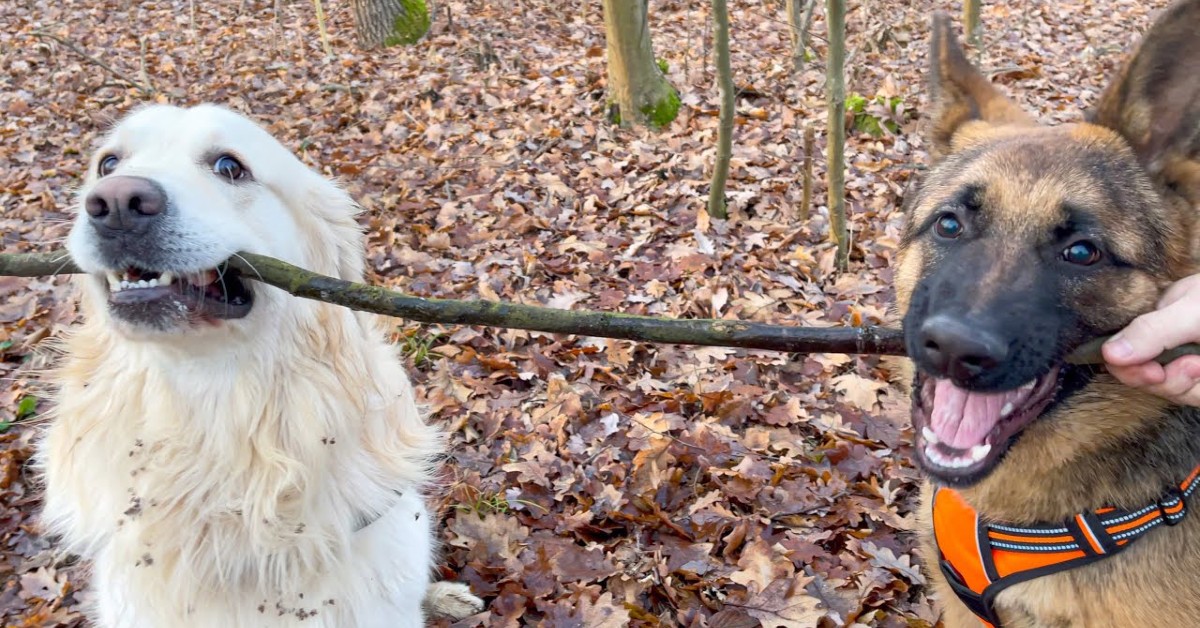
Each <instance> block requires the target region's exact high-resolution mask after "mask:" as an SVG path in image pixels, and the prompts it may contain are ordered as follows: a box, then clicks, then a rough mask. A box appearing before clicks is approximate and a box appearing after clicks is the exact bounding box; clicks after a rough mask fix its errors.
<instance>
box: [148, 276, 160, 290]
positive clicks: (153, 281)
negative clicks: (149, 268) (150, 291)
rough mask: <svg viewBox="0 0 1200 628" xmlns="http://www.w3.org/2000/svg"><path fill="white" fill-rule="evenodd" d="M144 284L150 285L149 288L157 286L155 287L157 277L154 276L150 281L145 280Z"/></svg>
mask: <svg viewBox="0 0 1200 628" xmlns="http://www.w3.org/2000/svg"><path fill="white" fill-rule="evenodd" d="M146 285H147V286H150V287H151V288H157V287H158V278H157V277H155V278H154V279H151V280H150V281H147V282H146Z"/></svg>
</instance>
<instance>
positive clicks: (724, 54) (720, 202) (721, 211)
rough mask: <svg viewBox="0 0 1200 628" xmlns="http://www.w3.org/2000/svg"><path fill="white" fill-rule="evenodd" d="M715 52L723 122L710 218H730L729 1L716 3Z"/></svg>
mask: <svg viewBox="0 0 1200 628" xmlns="http://www.w3.org/2000/svg"><path fill="white" fill-rule="evenodd" d="M712 10H713V50H714V51H715V52H716V55H717V85H718V86H719V87H720V89H721V121H720V125H719V126H718V127H717V156H716V160H715V162H714V163H713V176H712V187H710V188H709V191H708V214H709V215H710V216H712V217H713V218H727V217H728V216H729V211H728V208H727V207H726V206H725V179H726V178H728V177H729V160H730V158H732V156H733V116H734V109H735V108H736V107H737V102H736V99H735V98H734V96H735V94H734V87H733V68H732V67H731V63H730V61H729V8H728V7H727V6H726V2H725V0H712Z"/></svg>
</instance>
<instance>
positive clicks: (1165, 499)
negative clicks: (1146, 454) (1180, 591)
mask: <svg viewBox="0 0 1200 628" xmlns="http://www.w3.org/2000/svg"><path fill="white" fill-rule="evenodd" d="M1197 485H1200V466H1197V467H1196V468H1195V469H1194V470H1192V473H1191V475H1189V476H1188V478H1187V479H1186V480H1184V481H1183V482H1182V483H1180V485H1179V486H1178V487H1170V488H1169V489H1168V490H1167V491H1166V492H1165V493H1163V495H1162V497H1160V498H1159V499H1158V501H1157V502H1155V503H1153V504H1150V505H1149V506H1146V507H1145V508H1140V509H1138V510H1128V511H1127V510H1118V509H1116V508H1101V509H1099V510H1095V511H1090V512H1082V513H1079V514H1076V515H1075V516H1073V517H1071V518H1070V519H1069V520H1068V521H1064V522H1061V523H1052V524H1037V525H1031V526H1015V525H1007V524H999V523H995V522H990V521H982V520H980V518H979V514H978V513H976V512H975V509H974V508H971V506H970V505H968V504H967V502H966V501H965V500H963V498H962V496H961V495H960V494H959V493H958V492H957V491H955V490H954V489H950V488H940V487H939V488H938V489H937V490H936V491H934V494H933V536H934V542H935V543H936V544H937V548H938V566H939V567H941V570H942V574H943V575H945V577H946V580H948V581H949V583H950V587H951V588H952V589H954V593H955V594H956V595H958V599H960V600H962V602H963V604H965V605H966V606H967V608H969V609H971V612H972V613H975V615H976V616H978V617H979V619H980V620H981V621H982V622H983V625H984V626H987V627H989V628H999V626H1000V620H999V617H998V616H997V615H996V609H995V608H994V606H993V604H994V602H995V600H996V596H997V595H999V594H1000V592H1001V591H1003V590H1004V589H1006V588H1008V587H1010V586H1012V585H1014V584H1017V583H1020V582H1025V581H1026V580H1032V579H1034V578H1038V577H1040V576H1046V575H1049V574H1052V573H1057V572H1059V571H1066V570H1067V569H1074V568H1075V567H1081V566H1083V565H1086V564H1088V563H1092V562H1095V561H1097V560H1100V559H1102V558H1107V557H1109V556H1112V555H1113V554H1116V553H1117V552H1120V551H1121V550H1123V549H1125V548H1126V547H1129V545H1130V544H1131V543H1133V542H1134V541H1136V540H1137V539H1139V538H1141V536H1142V535H1143V534H1145V533H1147V532H1149V531H1150V530H1153V529H1154V528H1155V527H1157V526H1159V525H1160V524H1161V525H1168V526H1173V525H1175V524H1177V523H1179V522H1180V521H1182V520H1183V517H1184V515H1186V514H1187V502H1186V499H1187V498H1188V497H1191V495H1192V493H1193V492H1194V491H1195V490H1196V487H1197Z"/></svg>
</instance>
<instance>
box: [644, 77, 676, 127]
mask: <svg viewBox="0 0 1200 628" xmlns="http://www.w3.org/2000/svg"><path fill="white" fill-rule="evenodd" d="M679 102H680V101H679V92H677V91H675V88H674V87H671V86H670V85H668V86H667V94H666V96H665V97H663V98H662V99H661V100H658V101H656V102H654V103H651V104H648V105H645V106H643V107H642V115H644V116H645V117H646V122H647V123H648V124H649V125H650V126H652V127H654V128H656V129H661V128H663V127H666V126H667V125H669V124H671V122H672V121H674V120H675V116H676V115H678V114H679Z"/></svg>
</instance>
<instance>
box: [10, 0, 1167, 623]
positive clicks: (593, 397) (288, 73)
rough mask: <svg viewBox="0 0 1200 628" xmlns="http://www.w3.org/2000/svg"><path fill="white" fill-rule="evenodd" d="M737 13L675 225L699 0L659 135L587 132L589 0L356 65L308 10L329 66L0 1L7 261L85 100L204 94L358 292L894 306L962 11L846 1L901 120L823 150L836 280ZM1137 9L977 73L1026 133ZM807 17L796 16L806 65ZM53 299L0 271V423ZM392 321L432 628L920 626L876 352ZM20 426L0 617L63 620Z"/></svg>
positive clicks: (901, 476) (690, 130)
mask: <svg viewBox="0 0 1200 628" xmlns="http://www.w3.org/2000/svg"><path fill="white" fill-rule="evenodd" d="M732 4H733V6H732V7H731V10H732V12H733V15H732V19H733V26H734V29H733V48H734V55H733V56H734V59H733V61H734V71H735V74H736V76H737V83H738V85H740V86H742V87H743V88H745V89H744V95H743V97H742V98H741V99H740V100H739V114H740V115H739V117H738V122H739V125H738V128H737V132H736V136H735V147H734V159H733V166H732V172H731V179H730V183H729V197H730V200H731V205H732V208H733V212H734V217H733V219H732V220H730V221H728V222H725V223H722V222H719V221H712V220H709V219H708V218H707V216H705V215H704V214H703V213H702V210H701V208H702V207H703V206H704V199H705V197H706V195H707V186H708V176H709V172H708V168H709V164H710V162H711V157H712V151H713V148H712V147H713V144H714V138H715V128H716V117H715V112H716V108H717V105H716V102H717V100H716V95H715V92H714V89H713V86H712V83H713V82H712V75H711V71H710V70H709V69H708V68H707V65H706V63H705V62H706V59H705V54H706V52H707V48H708V47H707V45H706V43H705V38H706V36H707V33H708V31H707V30H706V27H705V21H706V19H707V7H708V3H707V2H705V1H703V0H666V1H664V2H658V3H654V4H653V17H652V19H653V23H652V30H653V33H654V37H655V44H656V49H657V50H658V52H659V54H660V56H661V57H662V58H663V59H664V60H665V61H667V62H668V63H669V65H670V71H669V75H670V78H671V80H672V81H673V82H674V84H675V85H676V86H678V87H679V88H680V90H681V92H682V96H683V102H684V103H685V105H686V106H685V107H684V109H683V110H682V112H681V115H680V118H679V120H677V121H676V122H675V123H674V124H673V125H672V126H671V128H670V129H668V130H667V131H666V132H664V133H660V134H651V133H647V132H643V131H629V130H619V129H613V128H611V127H609V126H608V125H606V124H605V123H604V122H603V118H604V116H603V115H602V113H603V112H602V110H603V104H604V58H603V52H602V51H603V45H604V34H603V29H602V25H601V24H602V22H601V14H600V3H599V2H598V1H597V0H589V1H588V2H586V3H585V4H584V5H583V6H580V5H578V4H571V3H561V2H556V1H554V0H516V1H515V2H495V1H494V0H450V1H446V2H439V3H437V10H436V18H435V26H434V31H433V33H432V35H431V36H430V37H429V39H428V40H427V41H425V42H424V43H422V44H421V45H419V46H417V47H414V48H411V49H407V50H388V51H385V52H377V53H362V52H359V51H357V50H356V49H355V48H354V43H353V32H352V21H351V20H352V18H351V15H350V8H349V3H327V6H326V9H327V11H328V13H329V20H330V23H329V28H330V32H331V34H332V37H333V46H334V50H335V51H336V53H337V57H336V58H334V59H325V58H324V57H323V55H322V54H321V52H320V50H321V49H320V43H319V41H318V39H317V29H316V24H315V20H314V18H313V16H312V14H311V3H308V2H301V1H299V0H282V1H280V2H275V1H274V0H242V1H241V2H197V3H195V9H196V13H195V19H194V21H193V20H192V19H191V17H190V14H189V10H188V8H189V6H190V5H189V3H188V2H184V1H183V0H176V1H174V2H170V1H165V0H160V1H153V0H151V1H146V2H139V3H128V2H117V1H115V0H90V1H89V2H70V3H63V2H54V1H51V0H29V1H27V2H25V3H23V6H22V8H21V9H19V10H9V11H3V12H0V67H3V68H7V72H6V73H4V74H0V114H2V115H0V163H3V164H4V167H3V169H0V201H2V203H3V212H2V213H0V241H2V242H3V245H2V249H3V250H4V251H5V252H12V251H24V250H33V249H48V248H50V247H54V246H57V245H60V244H61V242H62V238H63V237H64V235H65V233H66V228H67V227H66V221H67V220H68V214H67V213H66V212H65V211H64V209H63V208H65V207H67V206H68V204H69V203H70V202H71V194H72V187H73V186H74V185H76V184H77V183H78V181H79V179H80V174H81V169H82V168H83V167H84V159H85V157H84V155H85V154H86V153H87V151H88V147H89V146H90V144H91V143H92V142H93V140H94V139H95V138H96V137H97V135H98V134H99V133H101V132H102V131H103V129H104V128H105V125H106V124H107V121H108V120H110V119H112V118H114V117H117V116H119V115H121V114H122V113H124V112H125V111H128V110H129V109H130V108H132V107H134V106H136V105H137V104H138V103H139V102H142V101H144V100H147V99H153V100H159V101H163V102H173V103H180V104H192V103H196V102H201V101H215V102H221V103H226V104H229V105H231V106H233V107H235V108H238V109H240V110H243V111H245V112H248V113H250V114H252V115H254V116H255V117H257V118H258V119H260V120H263V121H265V122H266V123H267V124H268V125H269V127H270V129H271V130H272V132H273V133H275V134H276V135H277V136H278V137H279V138H280V139H281V140H282V141H283V142H284V143H285V144H286V145H288V146H289V147H290V148H292V149H293V150H295V151H296V152H297V153H299V154H300V155H302V156H303V158H304V159H305V160H306V161H308V162H309V163H311V164H314V165H317V166H318V167H319V168H321V169H322V170H323V171H324V172H326V173H328V174H329V175H332V176H336V177H338V178H340V179H341V180H342V181H343V182H345V184H346V185H347V186H348V187H349V188H350V190H351V191H352V192H353V193H354V194H355V196H356V197H358V198H359V199H361V201H362V202H363V204H364V205H365V206H366V207H367V209H368V212H367V213H366V214H365V217H364V221H365V224H366V225H367V227H368V228H369V247H370V249H369V260H370V265H371V267H372V268H373V269H374V273H375V275H374V277H373V280H374V281H377V282H380V283H385V284H388V285H391V286H395V287H397V288H400V289H402V290H405V291H408V292H411V293H415V294H421V295H429V296H443V297H457V298H486V299H507V300H513V301H519V302H525V303H540V304H546V305H553V306H556V307H566V308H572V307H574V308H584V307H586V308H595V309H605V310H618V311H626V312H633V313H645V314H659V315H666V316H703V317H709V316H715V317H726V318H739V319H748V320H759V321H771V322H777V323H791V324H796V325H840V324H863V323H880V322H889V321H892V318H891V315H890V314H889V310H888V303H889V301H890V299H891V292H890V289H889V287H888V284H889V282H890V280H891V272H890V269H889V265H890V263H891V261H892V259H893V255H894V252H895V245H896V241H897V237H898V233H899V227H900V224H901V216H900V214H899V212H898V206H899V198H900V195H901V194H902V193H903V191H904V190H905V188H906V186H907V185H908V184H909V181H910V179H911V175H912V174H913V172H914V171H915V170H916V169H918V168H919V165H920V164H922V163H923V162H924V160H925V151H924V145H923V142H922V140H921V135H920V127H919V124H918V123H917V122H914V121H913V120H914V116H913V115H908V114H904V112H905V111H907V112H909V113H914V112H920V111H922V109H923V105H924V104H925V96H924V93H923V90H922V87H921V80H922V77H921V75H922V73H923V69H924V67H925V62H924V56H925V41H926V32H927V30H926V20H927V17H928V15H929V13H930V12H931V11H932V10H933V9H935V8H942V9H946V10H950V11H954V10H956V8H957V5H954V4H952V3H940V2H933V1H932V0H921V1H918V2H913V3H886V2H880V1H870V2H863V3H857V4H856V7H855V8H854V10H853V11H852V12H851V14H850V16H849V17H848V20H847V22H848V24H849V25H850V29H851V33H850V41H849V45H848V49H849V50H850V51H851V53H850V59H849V61H848V63H847V67H848V68H850V76H849V77H848V86H849V90H850V91H852V92H856V93H860V94H864V95H866V96H868V97H872V96H875V95H882V96H888V97H892V96H898V97H900V98H901V102H902V111H901V115H898V119H900V120H901V122H903V127H902V128H901V133H900V134H899V135H897V136H885V137H882V138H872V137H870V136H854V135H852V136H851V138H850V143H849V145H848V147H847V151H846V154H847V159H848V161H849V163H850V171H849V173H848V177H847V190H848V192H847V193H848V201H849V203H848V207H849V209H850V211H851V212H852V216H851V222H852V227H853V230H854V241H855V245H854V251H853V255H852V259H853V263H852V265H853V268H852V272H851V273H848V274H845V275H842V276H837V275H836V274H834V273H833V272H832V257H833V256H832V250H831V249H830V247H829V245H828V244H827V243H825V236H826V233H827V231H828V224H827V221H826V218H825V216H824V211H825V210H824V207H822V206H818V207H814V208H813V212H812V213H813V217H812V218H811V219H810V220H807V221H801V220H799V219H798V218H797V215H798V207H797V204H798V202H799V200H800V185H799V181H800V177H801V157H802V149H801V146H800V141H799V140H800V138H801V137H802V135H803V133H802V129H803V126H804V125H814V126H815V128H816V129H817V130H818V133H819V132H820V130H821V129H822V128H823V125H824V122H823V120H824V114H823V112H822V103H823V98H824V96H823V94H822V91H821V85H822V80H823V76H822V73H821V69H820V61H819V60H818V61H817V62H815V63H814V64H813V67H810V69H808V70H806V71H805V72H804V73H803V74H802V75H801V76H792V75H791V74H790V72H789V67H790V66H789V63H788V56H787V43H788V37H787V33H786V30H785V28H786V25H785V24H784V20H783V17H782V16H783V8H782V6H781V5H777V4H772V3H760V2H748V1H739V2H734V3H732ZM1146 4H1153V5H1154V6H1160V5H1161V4H1162V2H1161V1H1156V2H1154V3H1141V2H1137V1H1136V0H1075V1H1071V2H1059V3H1041V2H1033V1H1031V0H1013V1H1011V2H1005V3H992V2H989V3H985V10H984V11H985V13H984V24H985V29H986V30H987V35H986V37H987V52H986V54H985V55H984V58H983V65H984V66H985V67H986V68H989V69H990V70H992V72H993V74H994V75H995V77H996V80H997V81H998V82H1000V83H1002V84H1005V85H1008V86H1010V87H1012V88H1014V92H1015V93H1016V94H1018V96H1019V98H1020V99H1021V100H1022V101H1023V102H1025V104H1026V105H1027V106H1028V107H1029V108H1030V109H1031V110H1034V111H1037V112H1039V113H1040V115H1042V116H1043V117H1044V118H1046V119H1047V120H1067V119H1076V118H1078V116H1079V111H1080V109H1081V107H1084V106H1086V105H1088V104H1090V103H1091V102H1092V101H1093V100H1094V98H1095V97H1096V96H1097V95H1098V94H1099V92H1100V90H1101V89H1102V88H1103V80H1104V77H1106V76H1107V75H1108V74H1109V73H1110V72H1111V70H1112V69H1113V66H1114V64H1115V63H1116V62H1117V61H1118V60H1119V59H1120V55H1121V51H1122V49H1123V48H1124V47H1125V46H1126V45H1127V44H1128V43H1129V42H1131V41H1132V40H1133V38H1134V37H1135V36H1136V32H1135V31H1137V30H1138V29H1139V28H1144V26H1145V24H1146V23H1147V12H1148V11H1149V10H1150V8H1148V7H1147V6H1146ZM277 7H278V8H279V12H278V13H277V12H276V8H277ZM819 13H820V12H819V11H818V14H819ZM823 28H824V26H823V23H822V22H821V18H820V17H819V16H818V18H817V20H816V23H815V24H814V33H815V34H816V36H815V37H814V39H813V41H814V43H815V46H816V48H817V53H818V54H821V53H823V50H824V44H823V41H824V40H823V37H821V35H822V34H823ZM37 31H45V32H49V33H53V34H55V35H57V36H60V37H62V38H65V39H68V40H70V41H73V42H75V43H76V44H77V45H79V46H80V47H81V48H82V49H83V50H85V51H86V52H87V53H88V54H90V55H93V56H95V57H97V58H100V59H102V60H104V61H105V62H106V63H108V64H109V65H111V66H112V67H114V68H115V69H117V70H118V71H119V72H120V73H122V74H123V75H124V78H126V79H131V80H134V81H137V82H140V83H149V84H151V85H152V86H153V87H154V89H155V90H156V93H155V95H154V96H153V97H149V98H148V97H145V96H143V95H142V94H141V93H140V92H139V91H138V90H136V89H132V88H130V87H129V86H128V85H127V84H124V83H123V82H122V80H121V77H115V76H112V75H109V74H107V73H106V72H105V71H104V70H102V69H100V68H99V67H97V66H95V65H93V64H91V63H90V62H88V61H85V60H83V59H81V58H80V57H78V56H76V55H75V54H74V53H72V52H70V51H69V50H67V49H66V48H64V47H63V46H61V45H59V44H57V43H55V42H53V41H51V40H48V39H45V38H39V37H37V36H35V32H37ZM143 48H144V50H145V54H144V56H143V54H142V49H143ZM820 144H821V140H820V139H819V136H818V145H819V146H818V149H821V148H822V147H821V146H820ZM816 161H817V163H818V167H817V169H816V177H817V180H818V189H817V190H816V191H815V193H814V198H816V199H821V198H823V197H824V191H823V190H822V189H820V185H819V181H820V178H821V177H822V169H821V166H820V163H821V161H822V158H821V156H820V155H818V156H817V160H816ZM818 205H819V203H818ZM75 318H76V311H75V306H74V303H73V301H72V300H71V298H70V292H69V289H68V286H67V282H66V281H64V280H62V279H51V280H23V279H22V280H18V279H12V278H3V277H0V381H2V385H0V421H5V422H7V421H11V420H13V419H14V417H15V416H16V415H17V414H18V413H22V412H24V411H27V410H29V408H30V405H31V403H32V402H30V401H24V400H25V399H26V398H27V397H29V396H35V397H36V396H40V395H41V394H42V393H41V392H40V391H39V385H38V380H37V376H36V373H37V371H38V370H39V369H40V368H42V367H43V366H44V365H45V364H46V363H47V360H48V355H49V352H48V350H46V349H45V347H46V344H45V343H44V342H43V341H44V340H46V339H47V338H48V337H53V336H55V335H56V334H59V333H61V332H62V330H63V329H64V328H65V327H66V326H68V325H70V324H71V323H72V322H73V321H74V320H75ZM892 322H894V321H892ZM395 337H396V339H397V341H398V342H399V343H400V345H401V346H402V347H403V348H404V349H405V352H406V354H407V355H409V359H410V363H411V366H412V372H413V375H414V377H415V379H416V380H417V382H418V384H419V386H420V388H421V391H422V394H423V396H424V399H425V401H427V402H428V404H429V406H430V407H431V408H432V409H433V411H434V415H433V420H435V421H440V422H443V423H444V424H446V425H447V427H448V428H449V429H451V430H453V434H454V436H453V449H452V452H453V455H452V460H451V463H450V464H449V465H448V467H447V469H446V480H447V484H448V486H449V487H450V490H449V492H448V494H447V495H446V496H444V497H443V498H441V499H440V501H439V504H438V505H439V506H441V507H442V512H443V513H444V524H445V525H444V527H443V528H442V534H443V537H444V542H445V546H446V553H445V561H444V562H445V571H446V574H447V575H448V576H451V577H457V578H459V579H461V580H463V581H466V582H469V583H470V584H471V585H472V587H473V588H474V589H475V591H476V592H477V593H479V594H481V595H484V596H486V597H487V600H488V602H489V608H488V610H487V611H486V613H485V614H483V615H481V616H480V617H479V618H474V619H470V620H466V621H463V622H460V625H462V626H518V625H536V626H589V627H597V626H603V627H607V626H625V625H633V626H660V625H661V626H709V627H712V628H716V627H723V628H733V627H739V628H740V627H746V628H749V627H751V626H759V625H762V626H768V627H774V626H814V625H820V626H844V625H869V626H929V625H931V624H932V623H933V622H934V621H935V620H936V615H935V613H934V611H933V610H932V608H931V606H930V602H929V601H928V600H927V598H926V597H925V594H924V591H923V589H922V588H921V587H922V585H923V584H924V577H923V575H922V574H921V572H920V571H919V569H917V568H916V567H915V566H914V565H915V564H916V558H915V556H914V554H913V551H912V542H911V539H910V538H909V537H908V536H906V531H907V529H908V527H909V522H910V521H911V518H912V509H913V507H914V499H913V498H914V489H915V480H916V473H915V471H914V470H913V469H912V468H911V466H910V464H909V462H908V456H907V449H906V443H907V435H908V432H907V429H908V428H907V420H906V416H905V400H904V399H902V398H899V397H898V395H897V393H896V391H895V390H893V389H891V388H889V387H888V386H887V382H888V377H889V375H890V373H889V371H888V369H887V368H886V365H884V364H881V363H880V362H879V361H878V360H877V359H875V358H872V357H850V356H842V355H829V356H819V355H814V356H794V357H789V356H785V355H777V354H770V353H765V352H754V351H735V350H730V349H722V348H704V349H696V348H686V347H674V346H648V345H633V344H631V343H628V342H619V341H607V340H597V339H583V338H569V337H557V336H550V335H546V334H537V333H529V332H523V331H507V330H495V329H424V328H420V327H417V326H413V325H399V326H398V327H397V329H396V334H395ZM23 402H24V403H23ZM22 408H24V410H22ZM42 409H43V410H44V408H42ZM34 422H35V419H31V418H28V417H26V418H23V420H22V422H21V423H20V424H19V426H18V427H17V428H14V429H11V430H9V431H8V433H7V434H4V435H3V436H0V441H2V444H0V448H2V449H0V547H2V549H3V551H2V553H0V582H3V587H2V588H0V613H2V614H3V620H4V624H5V625H6V626H72V625H80V624H81V622H82V620H81V619H80V617H79V615H78V612H77V611H78V608H79V606H80V604H82V603H84V602H85V601H86V588H85V587H84V586H83V584H82V577H83V575H84V574H83V571H82V569H83V568H82V566H79V565H76V564H75V562H74V560H73V557H70V556H66V555H63V554H62V553H61V552H59V551H58V550H57V549H56V548H55V547H54V545H53V544H52V543H51V542H50V540H48V539H46V538H44V537H41V536H39V535H38V529H37V525H36V522H35V519H34V518H33V514H34V512H35V510H36V507H37V503H38V499H37V486H36V484H34V483H33V480H32V478H30V477H29V476H28V474H27V473H26V472H25V470H24V464H25V461H26V459H27V458H28V455H29V452H30V440H31V437H32V433H33V431H32V430H31V429H29V428H28V427H27V426H28V425H30V424H31V423H34Z"/></svg>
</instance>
